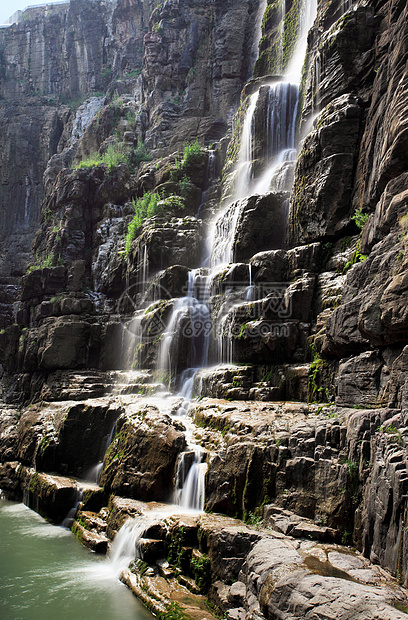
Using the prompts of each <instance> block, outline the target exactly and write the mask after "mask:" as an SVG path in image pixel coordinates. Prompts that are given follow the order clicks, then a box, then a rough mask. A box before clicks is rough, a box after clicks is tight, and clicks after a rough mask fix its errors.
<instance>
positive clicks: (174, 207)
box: [125, 192, 184, 258]
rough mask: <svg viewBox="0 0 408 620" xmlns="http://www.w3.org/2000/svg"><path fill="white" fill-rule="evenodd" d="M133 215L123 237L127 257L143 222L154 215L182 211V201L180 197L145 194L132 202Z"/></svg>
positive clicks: (154, 193) (153, 193) (155, 193)
mask: <svg viewBox="0 0 408 620" xmlns="http://www.w3.org/2000/svg"><path fill="white" fill-rule="evenodd" d="M132 205H133V210H134V212H135V215H134V217H133V219H132V221H131V222H130V224H129V226H128V229H127V233H126V235H125V255H126V258H127V257H128V256H129V253H130V250H131V248H132V242H133V240H134V239H135V238H136V234H137V231H138V230H139V228H140V227H141V225H142V224H143V222H144V221H145V220H146V219H148V218H149V217H153V216H154V215H161V214H163V213H166V212H170V215H172V214H173V212H174V211H180V210H182V209H184V200H183V199H182V198H181V197H180V196H175V195H171V196H168V197H167V198H162V197H161V196H160V194H159V193H157V192H146V193H145V194H143V196H142V197H141V198H137V199H136V200H135V199H133V200H132Z"/></svg>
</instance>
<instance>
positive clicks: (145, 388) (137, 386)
mask: <svg viewBox="0 0 408 620" xmlns="http://www.w3.org/2000/svg"><path fill="white" fill-rule="evenodd" d="M165 390H166V388H165V386H164V385H163V384H162V383H116V384H114V385H113V387H112V394H114V395H115V396H120V395H121V394H140V395H141V396H151V395H152V394H157V393H158V392H164V391H165Z"/></svg>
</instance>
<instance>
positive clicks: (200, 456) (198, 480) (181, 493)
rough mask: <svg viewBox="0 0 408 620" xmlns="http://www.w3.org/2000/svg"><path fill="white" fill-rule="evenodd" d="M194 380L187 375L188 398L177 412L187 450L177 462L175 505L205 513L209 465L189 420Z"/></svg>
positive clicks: (186, 392) (186, 388)
mask: <svg viewBox="0 0 408 620" xmlns="http://www.w3.org/2000/svg"><path fill="white" fill-rule="evenodd" d="M194 374H195V373H194ZM193 380H194V375H192V377H191V376H188V373H186V375H185V383H184V386H185V392H184V393H185V395H186V398H185V400H184V401H183V404H182V405H181V406H180V407H179V410H178V412H177V417H179V418H181V419H182V421H183V424H184V425H185V427H186V433H185V435H186V441H187V448H186V450H185V451H184V452H182V453H181V454H180V455H179V457H178V461H177V467H176V480H175V490H174V503H175V504H176V505H177V506H181V507H183V508H184V509H188V510H194V511H196V510H199V511H203V510H204V495H205V474H206V471H207V464H206V463H205V457H206V452H205V451H204V450H203V449H202V448H201V447H200V446H197V444H195V443H194V441H193V432H194V425H193V424H192V422H191V421H190V420H189V419H188V418H187V410H188V403H189V399H191V396H192V387H193V386H192V381H193ZM190 389H191V392H190Z"/></svg>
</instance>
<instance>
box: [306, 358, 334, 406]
mask: <svg viewBox="0 0 408 620" xmlns="http://www.w3.org/2000/svg"><path fill="white" fill-rule="evenodd" d="M332 374H333V370H332V368H331V366H330V362H328V361H327V360H325V359H323V358H322V357H321V356H320V354H319V353H317V352H315V351H314V350H313V360H312V363H311V364H310V370H309V380H308V386H307V388H308V389H307V401H308V402H309V403H314V402H331V401H332V398H333V396H332V394H331V392H330V390H329V388H328V387H327V385H329V384H330V385H333V381H331V379H332V378H333V377H332ZM328 378H330V381H328Z"/></svg>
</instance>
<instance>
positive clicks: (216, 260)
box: [210, 82, 299, 268]
mask: <svg viewBox="0 0 408 620" xmlns="http://www.w3.org/2000/svg"><path fill="white" fill-rule="evenodd" d="M261 94H262V96H261ZM298 102H299V88H298V86H297V85H296V84H291V83H289V82H276V83H274V84H271V85H268V86H261V88H260V89H259V90H258V91H257V92H256V93H254V94H253V95H251V98H250V103H249V106H248V110H247V113H246V117H245V121H244V123H243V128H242V136H241V147H240V152H239V156H238V163H237V168H236V176H237V177H238V180H237V183H236V187H235V192H234V196H233V200H232V202H230V203H228V204H227V205H226V206H225V208H224V210H223V211H222V213H221V214H220V215H218V217H217V218H216V219H215V220H214V223H213V226H212V227H211V229H210V237H211V238H212V239H213V243H212V252H211V266H212V267H213V268H214V267H216V266H219V265H224V264H228V263H230V262H233V260H234V252H233V248H234V242H235V230H236V227H237V223H238V220H239V216H240V213H241V208H242V205H243V204H244V203H243V202H242V201H243V200H244V199H245V198H246V197H248V196H250V195H252V194H265V193H266V192H268V191H270V190H271V189H274V190H275V191H281V190H282V189H285V190H286V189H290V187H287V186H288V185H290V184H291V183H290V180H291V175H290V172H289V171H290V169H291V168H293V165H294V164H293V162H294V161H295V158H296V150H295V136H296V116H297V109H298ZM258 116H260V117H261V118H262V119H265V123H263V124H262V129H263V132H264V135H262V136H259V135H258V134H257V133H256V125H257V123H256V117H258ZM258 142H260V143H263V148H262V155H263V160H264V173H263V174H262V176H261V177H260V178H256V177H255V176H254V173H253V162H254V152H255V150H256V148H257V143H258ZM288 162H290V165H288ZM273 182H274V184H275V187H273Z"/></svg>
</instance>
